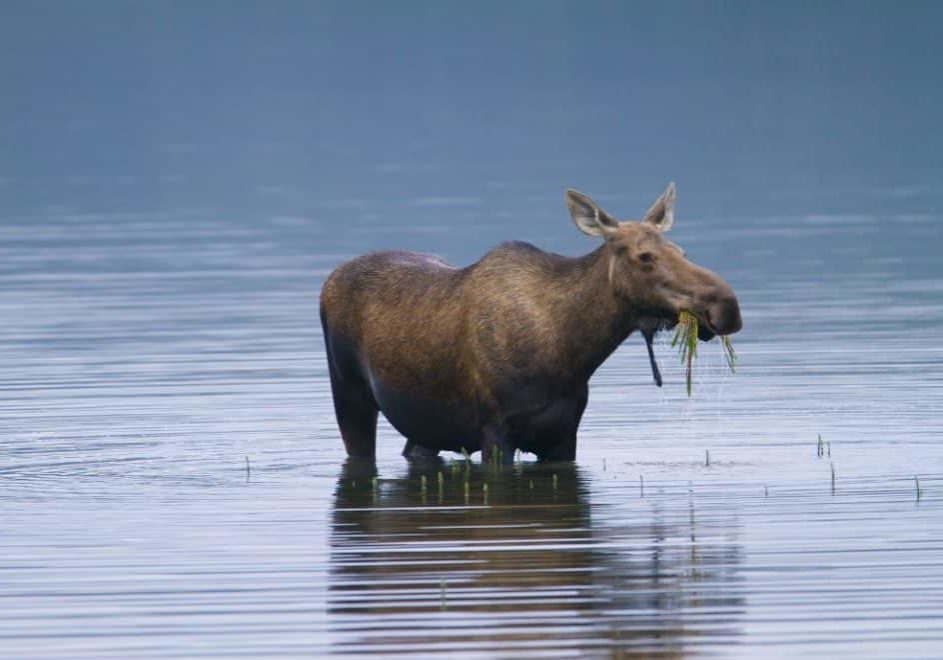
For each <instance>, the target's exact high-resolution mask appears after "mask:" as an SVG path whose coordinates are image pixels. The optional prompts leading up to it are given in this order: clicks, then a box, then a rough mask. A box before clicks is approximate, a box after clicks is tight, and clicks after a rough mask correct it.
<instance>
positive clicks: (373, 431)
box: [331, 378, 378, 458]
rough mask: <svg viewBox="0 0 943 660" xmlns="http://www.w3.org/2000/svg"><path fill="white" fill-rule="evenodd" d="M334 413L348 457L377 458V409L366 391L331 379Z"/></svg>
mask: <svg viewBox="0 0 943 660" xmlns="http://www.w3.org/2000/svg"><path fill="white" fill-rule="evenodd" d="M331 389H332V390H333V392H334V412H335V413H336V414H337V425H338V426H339V427H340V430H341V437H343V438H344V447H345V448H346V449H347V455H348V456H355V457H357V458H375V457H376V450H377V412H378V410H377V406H376V403H374V401H373V397H372V395H371V394H370V392H369V391H368V390H367V389H366V387H356V386H352V385H351V384H349V383H337V382H335V380H334V379H333V378H332V379H331Z"/></svg>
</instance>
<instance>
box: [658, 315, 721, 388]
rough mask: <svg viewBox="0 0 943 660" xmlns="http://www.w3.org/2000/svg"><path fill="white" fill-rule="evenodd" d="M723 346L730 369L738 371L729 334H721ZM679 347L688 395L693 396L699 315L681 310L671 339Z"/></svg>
mask: <svg viewBox="0 0 943 660" xmlns="http://www.w3.org/2000/svg"><path fill="white" fill-rule="evenodd" d="M720 343H721V346H723V348H724V358H725V359H726V360H727V366H728V367H730V371H731V372H733V371H736V362H737V353H736V352H735V351H734V350H733V344H732V343H731V342H730V337H729V336H728V335H721V336H720ZM675 346H677V347H678V353H679V354H680V356H681V362H682V363H683V364H684V365H685V379H686V381H687V387H688V396H691V372H692V367H693V365H694V358H695V357H696V356H697V317H696V316H694V314H692V313H691V312H688V311H685V310H681V312H680V313H679V314H678V325H676V326H675V334H674V337H673V338H672V340H671V347H672V348H674V347H675Z"/></svg>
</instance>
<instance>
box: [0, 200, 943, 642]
mask: <svg viewBox="0 0 943 660" xmlns="http://www.w3.org/2000/svg"><path fill="white" fill-rule="evenodd" d="M656 192H657V191H656ZM504 194H505V195H507V197H508V199H510V198H512V197H514V195H515V194H518V193H517V191H515V190H513V189H512V190H510V191H508V192H506V193H504ZM373 203H377V204H380V203H382V200H366V201H364V202H363V204H373ZM448 203H449V200H440V201H438V202H435V201H433V202H428V204H430V205H431V207H435V209H434V210H435V211H436V212H434V211H432V210H430V211H428V212H426V213H424V214H423V213H419V214H416V215H415V216H411V217H413V218H414V219H415V218H418V219H416V220H415V223H414V224H407V223H405V222H402V221H401V222H400V223H399V224H390V223H388V224H382V225H381V222H382V221H381V220H379V219H378V220H377V221H376V223H375V226H374V227H373V228H376V229H378V231H377V233H376V234H375V235H374V240H375V241H376V242H377V243H381V244H382V243H388V244H399V245H402V246H405V247H414V248H418V249H423V250H435V249H436V248H437V247H438V248H439V249H438V250H437V251H439V252H443V253H445V254H448V255H450V257H452V258H453V260H455V261H457V262H460V263H467V262H468V261H470V260H472V259H473V258H474V257H475V253H476V252H477V251H478V246H479V245H480V244H484V243H493V242H497V241H499V240H501V239H503V238H510V237H511V236H512V235H513V232H509V231H508V228H507V226H505V225H504V224H502V223H492V222H489V220H488V218H482V219H481V221H480V222H476V223H473V224H471V223H465V222H456V223H455V226H454V227H453V226H449V227H448V228H446V227H443V226H442V225H441V224H440V223H438V222H436V221H435V220H434V218H435V217H436V216H437V212H438V211H440V206H441V205H447V204H448ZM417 204H418V202H417ZM408 205H409V204H408V203H407V206H408ZM328 206H329V207H330V206H331V205H330V204H328ZM338 206H344V205H343V204H338ZM417 208H423V207H422V205H421V204H419V205H418V206H417ZM449 208H451V207H449ZM477 212H478V211H475V210H469V209H467V208H464V207H461V208H460V213H458V214H457V215H458V216H460V217H461V216H472V215H475V214H476V213H477ZM324 213H325V215H324V216H319V215H312V216H310V217H302V216H298V217H280V216H272V217H269V218H261V219H259V220H258V221H255V222H249V221H246V222H238V221H227V220H226V219H225V218H220V217H219V216H218V215H216V214H215V213H213V212H210V211H201V210H199V209H195V210H183V211H178V212H167V213H135V212H130V211H129V212H120V211H116V212H113V213H103V214H92V215H81V214H69V213H64V212H60V213H57V214H50V215H47V216H46V217H39V216H32V217H26V216H20V217H10V218H6V219H5V221H4V223H3V225H2V230H0V264H2V274H0V319H2V320H0V360H2V363H3V365H4V369H3V375H2V380H0V388H2V390H3V397H2V399H0V420H2V422H0V423H2V445H3V452H2V458H0V508H2V512H3V531H2V534H0V557H2V561H0V575H2V579H0V611H2V614H3V616H2V617H0V647H2V648H3V649H4V652H3V655H4V656H5V657H11V658H12V657H23V658H27V657H28V658H37V657H70V658H80V657H88V658H103V657H181V656H183V657H195V656H224V657H235V656H276V655H283V656H310V655H318V654H326V653H330V652H336V653H355V654H357V653H384V654H385V653H390V654H392V653H400V652H410V653H417V654H421V655H423V656H432V655H436V654H442V655H454V654H455V653H460V654H461V655H462V656H463V657H467V656H474V655H482V656H492V655H505V654H507V655H520V656H523V655H545V656H553V657H559V656H561V655H574V656H579V655H586V654H599V655H619V654H625V655H629V654H632V653H633V652H636V651H638V652H643V653H664V654H666V655H682V654H686V653H688V652H706V653H718V654H720V655H722V656H727V657H736V656H742V657H756V656H757V655H759V654H766V655H780V656H795V655H800V654H802V655H804V654H819V655H822V656H826V657H836V656H840V655H848V654H852V653H853V654H855V655H859V656H860V655H870V656H874V657H890V656H907V657H921V656H923V657H931V656H935V655H938V653H939V649H940V648H941V646H940V645H941V644H943V625H941V622H943V618H941V617H943V598H941V597H940V594H941V593H943V470H941V466H943V444H941V443H940V437H941V432H943V421H941V415H940V414H939V403H940V401H941V394H943V378H941V373H943V369H941V367H943V332H941V328H943V311H941V306H940V304H939V303H940V291H941V290H943V273H941V269H940V266H939V261H938V251H937V247H938V244H939V234H938V231H939V230H938V223H939V221H940V220H941V217H940V216H939V215H934V216H932V217H917V216H914V217H908V218H894V217H884V216H873V217H872V216H861V217H840V218H829V217H768V218H758V219H755V220H753V221H752V224H750V223H749V222H747V223H746V225H745V226H740V227H738V226H737V224H738V223H737V222H736V221H734V220H729V219H728V220H723V219H720V218H717V219H713V220H712V219H709V218H708V219H704V218H701V219H697V220H693V219H692V220H691V221H690V222H686V220H687V218H685V217H684V215H681V216H680V217H679V219H678V223H677V228H676V232H675V233H676V235H675V239H676V240H678V241H679V242H680V243H682V244H683V245H685V247H686V248H687V249H688V252H689V255H690V256H691V257H692V258H693V259H696V260H698V261H700V262H701V263H704V264H707V265H709V266H711V267H713V268H714V269H716V270H717V271H719V272H722V273H723V274H724V275H725V276H726V277H727V279H728V280H729V281H730V282H731V283H732V284H733V286H734V287H735V288H736V290H737V291H738V293H739V295H740V299H741V302H742V307H743V314H744V322H745V326H744V330H743V332H742V333H741V334H739V335H737V336H736V337H735V346H736V348H737V351H738V354H739V357H740V360H739V368H738V371H737V373H736V374H734V375H731V374H729V373H727V372H726V369H725V368H724V366H723V361H722V357H721V352H720V347H719V346H718V345H717V342H716V341H715V342H712V343H711V344H708V345H703V344H702V347H701V353H700V359H699V361H698V362H697V363H696V368H697V370H696V379H695V384H694V392H693V396H692V397H691V398H690V399H688V398H687V397H686V396H685V388H684V384H683V372H682V369H681V366H680V364H678V361H677V357H676V355H675V354H674V352H673V351H672V350H671V349H670V347H669V346H668V345H667V339H663V340H662V341H661V342H660V343H659V345H658V346H657V350H658V354H659V356H660V360H661V366H662V369H663V371H664V373H665V381H666V382H665V385H664V387H663V388H662V389H661V390H658V389H656V388H655V387H654V386H653V384H652V383H651V375H650V372H649V369H648V362H647V359H646V355H645V350H644V344H643V343H642V341H641V339H640V338H639V337H637V336H633V337H630V338H629V340H628V341H627V342H626V344H625V345H624V346H623V347H622V348H621V349H620V350H619V351H617V352H616V353H615V354H614V355H613V356H612V358H611V359H610V360H609V361H608V362H607V363H606V364H605V365H604V366H603V367H602V368H601V369H600V371H599V372H598V373H597V375H596V377H595V378H594V380H593V382H592V390H591V396H590V403H589V407H588V410H587V413H586V416H585V418H584V422H583V425H582V428H581V434H580V444H579V458H578V461H577V464H576V465H572V466H562V465H558V466H553V465H550V466H543V465H537V464H535V463H534V462H533V461H532V458H533V457H530V456H526V455H525V456H523V457H522V460H521V462H520V463H519V464H518V465H516V466H515V467H514V468H513V469H511V470H507V471H504V472H501V471H497V472H496V471H495V470H493V469H491V468H489V467H487V466H481V465H479V464H478V462H477V460H476V461H474V463H475V464H474V465H472V466H467V465H466V464H465V462H464V461H463V460H462V458H461V457H460V456H459V457H446V460H445V461H444V463H443V464H442V465H441V466H435V465H434V466H414V467H410V466H409V465H407V463H406V462H405V461H404V460H403V459H402V458H400V456H399V451H400V449H401V445H402V441H401V439H400V438H399V437H398V436H397V435H396V433H395V432H394V431H392V430H391V429H390V428H389V427H388V426H386V425H385V424H384V425H382V426H381V437H380V439H379V447H380V449H379V457H378V461H377V466H376V471H375V472H373V471H371V470H365V469H363V468H358V467H357V466H345V460H344V452H343V447H342V443H341V441H340V438H339V436H338V432H337V430H336V427H335V422H334V419H333V411H332V408H331V401H330V392H329V384H328V380H327V374H326V367H325V362H324V352H323V347H322V341H321V337H320V329H319V325H318V323H317V322H316V319H317V311H316V310H317V295H318V290H319V287H320V284H321V282H322V281H323V279H324V277H325V276H326V274H327V273H328V272H329V271H330V269H331V268H332V267H334V266H335V265H336V264H338V263H339V262H340V261H342V260H343V259H344V258H347V257H348V256H350V255H351V254H353V253H354V252H355V251H357V250H358V249H359V248H358V247H357V245H358V244H359V243H360V242H361V240H362V239H361V237H359V236H358V235H357V232H356V231H351V232H347V233H343V234H341V235H339V236H333V235H330V234H329V232H328V228H329V227H330V225H331V223H330V221H329V219H328V218H327V217H326V216H327V214H328V212H327V211H325V212H324ZM482 213H484V212H483V211H482ZM453 215H455V213H454V212H453ZM395 219H396V218H395V217H394V220H395ZM545 222H546V225H545V229H546V235H545V236H544V237H543V239H542V240H540V239H539V238H538V239H535V240H537V242H539V243H543V244H544V245H545V246H547V247H550V248H560V249H564V248H568V250H569V253H571V254H574V253H578V252H579V251H580V250H584V249H586V250H588V249H589V247H590V245H591V241H590V240H589V239H584V238H583V237H581V236H580V235H579V234H578V233H577V232H576V230H575V229H573V228H572V226H571V225H570V224H569V219H568V218H567V217H566V212H565V209H564V208H563V205H562V201H561V203H560V208H559V209H558V212H557V213H556V214H555V215H553V216H552V217H548V218H546V220H545ZM712 223H715V224H716V227H712V226H711V224H712ZM888 226H893V227H894V232H893V233H892V234H891V235H890V236H889V235H888V232H887V229H886V228H887V227H888ZM361 227H362V229H361V232H363V233H369V232H370V231H371V230H372V229H373V228H371V227H370V223H369V222H364V223H362V224H361ZM381 227H382V229H381ZM509 234H510V235H509ZM777 254H790V255H795V256H793V257H792V258H790V259H787V260H780V259H778V258H777ZM826 260H832V263H831V264H830V266H829V268H828V270H827V271H824V270H820V266H819V265H820V264H821V263H823V262H825V261H826ZM825 272H827V273H828V274H827V275H823V273H825ZM819 435H821V437H822V441H823V448H822V451H823V453H824V454H825V455H824V456H819V455H818V453H819V452H818V436H819ZM708 461H709V464H708ZM833 469H834V477H833V472H832V470H833ZM440 472H441V476H440ZM915 475H916V476H917V477H918V479H919V484H920V488H921V491H922V492H921V495H920V497H919V498H918V497H917V491H916V482H915V480H914V476H915ZM424 478H425V482H423V479H424ZM440 480H441V483H440ZM466 484H467V486H466ZM485 485H487V489H485Z"/></svg>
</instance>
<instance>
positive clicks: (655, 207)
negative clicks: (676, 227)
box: [642, 181, 675, 231]
mask: <svg viewBox="0 0 943 660" xmlns="http://www.w3.org/2000/svg"><path fill="white" fill-rule="evenodd" d="M674 221H675V182H674V181H672V182H671V183H669V184H668V187H667V188H666V189H665V192H663V193H662V194H661V197H659V198H658V201H656V202H655V203H654V204H652V208H650V209H648V213H646V214H645V217H644V218H643V219H642V222H650V223H651V224H653V225H655V227H657V228H658V230H659V231H668V230H669V229H671V225H673V224H674Z"/></svg>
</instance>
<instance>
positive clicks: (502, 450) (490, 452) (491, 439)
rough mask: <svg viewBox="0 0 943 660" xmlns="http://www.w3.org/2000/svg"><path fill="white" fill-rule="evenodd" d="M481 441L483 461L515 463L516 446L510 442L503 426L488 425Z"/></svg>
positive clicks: (503, 463) (505, 463)
mask: <svg viewBox="0 0 943 660" xmlns="http://www.w3.org/2000/svg"><path fill="white" fill-rule="evenodd" d="M483 436H484V437H483V438H482V443H481V460H482V462H483V463H490V462H491V461H496V462H498V463H501V464H502V465H512V464H513V463H514V447H513V446H512V445H511V443H510V442H508V437H507V431H506V429H503V428H495V427H486V428H485V430H484V433H483Z"/></svg>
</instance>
